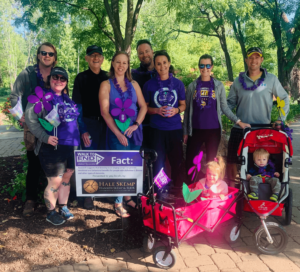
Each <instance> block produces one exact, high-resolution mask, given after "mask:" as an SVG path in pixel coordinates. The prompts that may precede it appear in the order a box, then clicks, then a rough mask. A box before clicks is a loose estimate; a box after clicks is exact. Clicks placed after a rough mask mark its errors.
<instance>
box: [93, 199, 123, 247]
mask: <svg viewBox="0 0 300 272" xmlns="http://www.w3.org/2000/svg"><path fill="white" fill-rule="evenodd" d="M96 198H101V197H96V196H94V197H93V202H94V201H95V200H96ZM113 205H115V204H113ZM96 209H97V208H96V206H95V205H94V211H96ZM96 216H97V215H96V214H95V221H96ZM123 220H124V218H123V217H122V216H121V222H122V228H121V229H103V228H99V227H96V239H97V235H98V232H100V233H104V232H109V231H122V240H121V241H122V242H123V239H124V221H123Z"/></svg>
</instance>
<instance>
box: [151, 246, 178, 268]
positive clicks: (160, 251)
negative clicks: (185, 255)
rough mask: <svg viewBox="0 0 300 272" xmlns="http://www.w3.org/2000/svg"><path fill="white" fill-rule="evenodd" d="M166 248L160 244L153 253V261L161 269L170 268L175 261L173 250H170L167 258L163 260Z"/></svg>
mask: <svg viewBox="0 0 300 272" xmlns="http://www.w3.org/2000/svg"><path fill="white" fill-rule="evenodd" d="M166 250H167V248H166V247H164V246H161V247H158V248H156V249H155V250H154V253H153V261H154V263H155V265H156V266H158V267H159V268H162V269H170V268H171V267H173V266H174V265H175V263H176V255H175V252H174V251H173V250H171V252H170V253H169V254H168V256H167V258H166V259H165V260H163V257H164V255H165V252H166Z"/></svg>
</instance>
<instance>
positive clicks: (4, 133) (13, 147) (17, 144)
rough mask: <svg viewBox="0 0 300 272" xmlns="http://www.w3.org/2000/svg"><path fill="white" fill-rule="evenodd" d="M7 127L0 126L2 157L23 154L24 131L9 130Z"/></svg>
mask: <svg viewBox="0 0 300 272" xmlns="http://www.w3.org/2000/svg"><path fill="white" fill-rule="evenodd" d="M6 128H7V126H5V125H2V126H0V157H10V156H18V155H20V154H22V153H23V152H22V151H21V149H22V148H23V145H21V142H22V141H23V136H24V134H23V131H19V130H17V129H16V128H14V127H12V128H10V129H9V130H7V129H6Z"/></svg>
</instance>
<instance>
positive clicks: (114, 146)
mask: <svg viewBox="0 0 300 272" xmlns="http://www.w3.org/2000/svg"><path fill="white" fill-rule="evenodd" d="M127 141H128V146H124V145H122V144H121V143H120V142H119V140H118V138H117V136H116V135H115V134H114V133H113V132H112V131H111V130H110V129H109V128H108V133H107V142H108V147H109V150H140V148H141V147H140V146H139V145H135V144H134V142H133V140H132V139H131V138H127ZM122 201H123V196H118V197H117V198H116V200H115V204H119V203H122Z"/></svg>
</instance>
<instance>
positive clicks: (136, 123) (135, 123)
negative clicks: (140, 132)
mask: <svg viewBox="0 0 300 272" xmlns="http://www.w3.org/2000/svg"><path fill="white" fill-rule="evenodd" d="M132 125H137V126H139V125H140V124H139V123H138V122H137V121H135V122H134V123H133V124H132Z"/></svg>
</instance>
